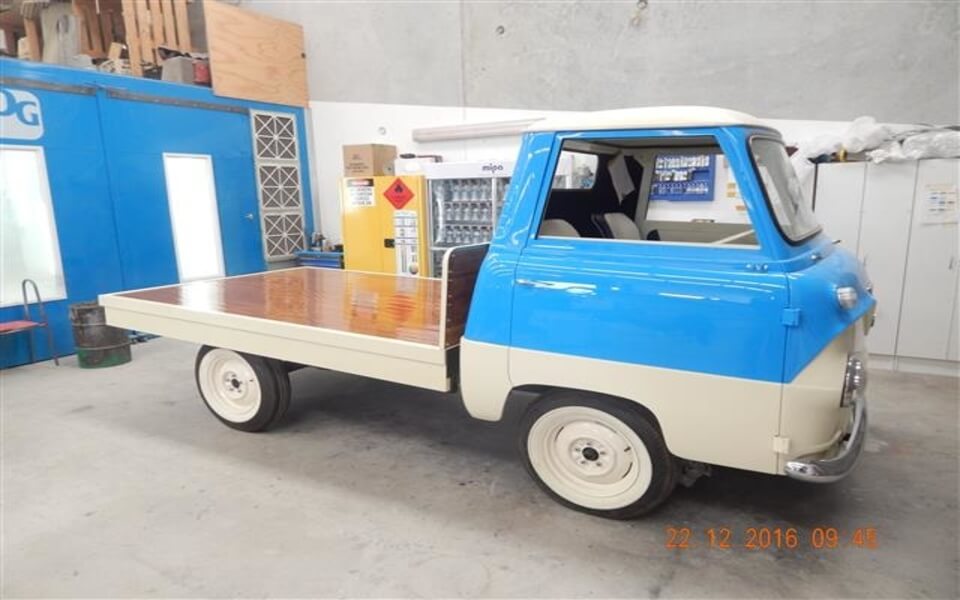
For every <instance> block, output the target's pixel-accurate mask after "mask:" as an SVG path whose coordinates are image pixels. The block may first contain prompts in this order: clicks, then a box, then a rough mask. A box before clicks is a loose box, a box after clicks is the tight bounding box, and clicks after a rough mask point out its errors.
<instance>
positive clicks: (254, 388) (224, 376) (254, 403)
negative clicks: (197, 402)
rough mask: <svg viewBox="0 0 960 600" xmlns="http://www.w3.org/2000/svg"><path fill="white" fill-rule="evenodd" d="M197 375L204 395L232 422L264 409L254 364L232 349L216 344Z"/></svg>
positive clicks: (214, 408) (244, 420)
mask: <svg viewBox="0 0 960 600" xmlns="http://www.w3.org/2000/svg"><path fill="white" fill-rule="evenodd" d="M197 379H198V380H199V382H200V391H201V392H202V393H203V399H204V400H206V402H207V405H208V406H209V407H210V408H211V409H213V411H214V412H215V413H217V414H218V415H220V417H222V418H223V419H226V420H227V421H230V422H231V423H246V422H247V421H249V420H250V419H252V418H253V417H255V416H256V414H257V412H259V411H260V402H261V390H260V381H259V380H258V379H257V374H256V373H255V372H254V370H253V367H251V366H250V363H248V362H247V361H246V360H245V359H244V358H243V357H242V356H240V355H239V354H237V353H236V352H234V351H232V350H224V349H223V348H216V349H214V350H211V351H209V352H207V353H206V354H205V355H204V356H203V359H201V360H200V372H199V373H198V377H197Z"/></svg>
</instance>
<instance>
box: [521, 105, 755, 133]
mask: <svg viewBox="0 0 960 600" xmlns="http://www.w3.org/2000/svg"><path fill="white" fill-rule="evenodd" d="M720 125H753V126H760V127H769V125H767V124H766V123H764V122H763V121H761V120H760V119H758V118H756V117H754V116H752V115H748V114H746V113H742V112H737V111H735V110H728V109H725V108H716V107H713V106H646V107H643V108H625V109H620V110H600V111H594V112H582V113H570V114H566V115H559V116H555V117H547V118H545V119H542V120H540V121H537V122H536V123H533V124H532V125H530V127H528V128H527V131H584V130H597V129H654V128H657V129H659V128H664V127H715V126H720Z"/></svg>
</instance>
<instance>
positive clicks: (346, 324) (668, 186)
mask: <svg viewBox="0 0 960 600" xmlns="http://www.w3.org/2000/svg"><path fill="white" fill-rule="evenodd" d="M561 159H563V160H567V161H573V162H574V163H575V165H576V167H577V168H576V169H575V172H579V173H583V172H589V173H590V174H592V176H591V177H581V178H578V179H577V180H576V181H571V178H570V177H564V176H559V175H555V173H556V169H557V165H558V163H559V162H560V161H561ZM585 169H586V171H585ZM100 301H101V303H102V304H103V305H104V306H105V307H106V313H107V319H108V322H109V323H110V324H111V325H115V326H118V327H127V328H133V329H137V330H140V331H146V332H151V333H156V334H160V335H164V336H169V337H172V338H178V339H182V340H188V341H191V342H195V343H198V344H203V347H202V348H201V349H200V351H199V354H198V356H197V360H196V379H197V385H198V387H199V390H200V395H201V396H202V397H203V399H204V401H205V402H206V405H207V406H208V407H209V409H210V410H211V411H212V412H213V414H214V415H215V416H216V417H217V418H219V419H220V420H221V421H222V422H223V423H225V424H226V425H228V426H229V427H232V428H235V429H239V430H242V431H262V430H265V429H268V428H270V427H271V426H273V425H275V424H277V423H278V422H279V421H280V419H281V418H282V417H283V415H284V413H285V411H286V410H287V406H288V404H289V402H290V396H291V386H290V381H289V378H288V373H289V371H290V370H292V369H293V368H296V367H299V366H312V367H321V368H325V369H333V370H337V371H343V372H347V373H354V374H357V375H363V376H367V377H374V378H378V379H383V380H387V381H391V382H397V383H402V384H407V385H413V386H419V387H421V388H425V389H429V390H439V391H442V392H450V393H451V398H452V399H454V398H457V396H455V395H454V394H455V393H458V394H459V397H460V398H462V401H463V404H464V405H465V407H466V410H467V412H468V413H469V414H470V415H472V416H473V417H476V418H478V419H484V420H489V421H497V420H500V419H501V416H502V415H503V414H504V407H505V405H506V403H507V402H508V401H511V402H513V401H518V402H526V403H527V406H526V408H525V413H524V416H523V417H522V426H521V428H520V431H521V437H520V440H519V445H520V452H521V455H522V457H523V460H524V462H525V464H526V467H527V469H528V471H529V472H530V474H531V475H532V476H533V478H534V479H535V480H536V481H537V482H538V483H539V484H540V485H541V486H542V488H543V489H544V490H545V491H546V492H547V493H548V494H550V495H551V496H553V497H554V498H555V499H557V500H558V501H560V502H562V503H563V504H566V505H568V506H570V507H573V508H576V509H579V510H583V511H585V512H589V513H592V514H596V515H600V516H604V517H611V518H631V517H636V516H639V515H641V514H643V513H646V512H647V511H649V510H651V509H652V508H654V507H655V506H657V505H658V504H660V503H661V502H662V501H663V500H664V499H666V498H667V497H668V496H669V495H670V493H671V491H672V490H673V489H674V487H675V486H676V485H677V484H678V483H685V484H689V483H692V481H693V480H694V479H696V477H697V476H699V475H702V474H704V473H705V472H707V470H708V469H709V465H722V466H727V467H735V468H738V469H747V470H751V471H756V472H760V473H768V474H771V475H786V476H788V477H793V478H796V479H800V480H804V481H810V482H830V481H835V480H838V479H840V478H842V477H843V476H845V475H846V474H847V473H849V472H850V471H851V469H852V468H853V466H854V463H855V462H856V460H857V457H858V455H859V454H860V452H861V449H862V447H863V442H864V436H865V433H866V427H867V417H866V400H865V395H864V389H865V386H866V370H865V362H864V361H865V357H864V354H863V337H864V335H865V334H866V332H867V330H868V329H869V327H870V325H871V319H872V317H873V308H874V300H873V297H872V290H871V286H870V283H869V282H868V280H867V278H866V274H865V273H864V272H863V270H862V269H861V265H860V264H859V263H858V261H857V260H856V259H855V257H853V256H852V255H850V254H849V253H848V252H846V251H844V250H843V249H842V248H839V247H838V246H836V245H835V244H834V243H833V242H832V241H831V240H830V239H829V238H827V237H825V236H824V235H823V234H822V233H821V231H820V228H819V227H818V225H817V223H816V221H815V219H814V217H813V214H812V212H811V210H810V208H809V207H808V206H807V204H806V202H805V201H804V200H803V198H802V194H801V191H800V186H799V184H798V181H797V178H796V176H795V174H794V172H793V170H792V168H791V166H790V162H789V160H788V157H787V151H786V149H785V148H784V145H783V142H782V140H781V138H780V136H779V134H778V133H777V132H776V131H775V130H773V129H771V128H769V127H767V126H765V125H764V124H763V122H761V121H759V120H758V119H756V118H754V117H751V116H749V115H746V114H743V113H738V112H734V111H728V110H722V109H716V108H706V107H656V108H643V109H633V110H620V111H604V112H597V113H587V114H582V115H578V116H570V117H566V118H551V119H545V120H543V121H540V122H538V123H536V124H535V125H534V126H532V127H531V128H530V129H529V130H528V131H527V132H526V133H525V134H524V136H523V140H522V146H521V148H520V153H519V158H518V161H517V167H516V171H515V174H514V177H513V180H512V185H511V186H510V191H509V195H508V197H507V199H506V203H505V205H504V209H503V214H502V216H501V218H500V221H499V225H498V228H497V230H496V232H495V234H494V238H493V240H492V241H491V243H489V244H482V245H471V246H462V247H458V248H454V249H451V250H449V251H447V252H446V254H445V256H444V261H443V271H442V277H441V278H440V279H431V278H417V277H404V276H394V275H386V274H373V273H361V272H351V271H339V270H328V269H314V268H296V269H287V270H277V271H270V272H266V273H259V274H253V275H242V276H236V277H228V278H224V279H216V280H207V281H195V282H190V283H184V284H180V285H172V286H167V287H160V288H151V289H147V290H140V291H134V292H125V293H118V294H110V295H104V296H102V297H101V298H100ZM515 392H532V394H531V393H526V394H521V393H515ZM330 393H336V390H330Z"/></svg>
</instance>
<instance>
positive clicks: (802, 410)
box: [778, 315, 870, 472]
mask: <svg viewBox="0 0 960 600" xmlns="http://www.w3.org/2000/svg"><path fill="white" fill-rule="evenodd" d="M865 318H870V316H869V315H868V316H867V317H865ZM863 340H864V328H863V319H861V320H859V321H857V322H856V323H855V324H853V325H851V326H850V327H849V328H848V329H847V330H846V331H844V332H843V333H842V334H840V335H839V336H837V337H836V338H835V339H834V340H833V341H832V342H831V343H830V345H829V346H827V347H826V348H824V349H823V350H822V351H821V352H820V354H818V355H817V357H816V358H815V359H814V360H813V362H811V363H810V364H809V365H807V367H806V368H805V369H804V370H803V371H801V372H800V374H799V375H797V377H796V378H795V379H794V380H793V381H792V382H790V383H789V384H786V385H784V386H783V401H782V402H783V409H782V410H781V412H780V437H781V438H785V439H788V440H789V446H788V447H787V449H786V452H784V453H782V454H780V455H779V457H780V460H779V464H778V471H779V472H783V467H784V465H786V463H787V461H789V460H792V459H794V458H798V457H801V456H815V455H816V454H818V453H824V452H826V451H828V450H830V449H831V448H833V447H834V446H835V445H836V443H837V442H838V441H840V437H841V436H842V435H843V434H844V433H845V432H846V429H847V427H848V426H849V425H850V423H851V420H852V418H853V412H852V410H851V409H850V408H849V407H846V408H844V407H841V406H840V396H841V395H842V394H843V378H844V373H845V371H846V368H847V357H848V356H849V355H850V353H851V352H853V351H855V350H856V351H860V352H863V354H862V359H863V360H866V352H864V351H863V349H864V341H863Z"/></svg>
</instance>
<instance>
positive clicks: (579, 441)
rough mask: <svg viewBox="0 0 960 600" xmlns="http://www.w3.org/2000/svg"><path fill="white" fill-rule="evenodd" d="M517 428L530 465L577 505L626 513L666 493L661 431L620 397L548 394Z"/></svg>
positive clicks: (668, 479) (669, 465) (669, 485)
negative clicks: (619, 398)
mask: <svg viewBox="0 0 960 600" xmlns="http://www.w3.org/2000/svg"><path fill="white" fill-rule="evenodd" d="M520 431H521V434H520V451H521V453H522V454H523V458H524V463H525V466H526V467H527V471H528V472H529V473H530V475H531V476H532V477H533V478H534V479H535V480H536V481H537V483H538V484H539V485H540V487H542V488H543V489H544V490H545V491H546V492H547V493H548V494H550V495H551V496H552V497H553V498H554V499H556V500H558V501H559V502H560V503H561V504H564V505H566V506H569V507H571V508H574V509H576V510H580V511H583V512H586V513H590V514H593V515H597V516H601V517H607V518H611V519H631V518H635V517H639V516H640V515H642V514H644V513H646V512H649V511H650V510H652V509H653V508H655V507H656V506H657V505H659V504H660V503H661V502H663V501H664V500H666V498H667V497H668V496H669V495H670V493H671V492H672V491H673V488H674V486H675V485H676V467H675V465H674V459H673V457H672V456H671V455H670V453H669V452H668V451H667V447H666V444H665V443H664V441H663V436H662V435H661V434H660V431H659V430H658V429H657V428H656V427H655V426H654V425H653V424H652V423H651V422H650V421H649V420H648V419H647V418H646V417H645V415H644V414H643V413H642V412H641V411H640V410H638V409H636V408H634V407H631V406H630V405H629V404H627V403H626V402H625V401H617V400H614V399H611V398H602V397H594V396H589V395H585V394H579V393H575V392H558V393H554V394H550V395H548V396H545V397H544V398H542V399H541V400H538V401H537V402H535V403H534V404H533V405H531V406H530V408H529V409H528V410H527V413H526V414H525V415H524V417H523V420H522V423H521V430H520Z"/></svg>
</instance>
